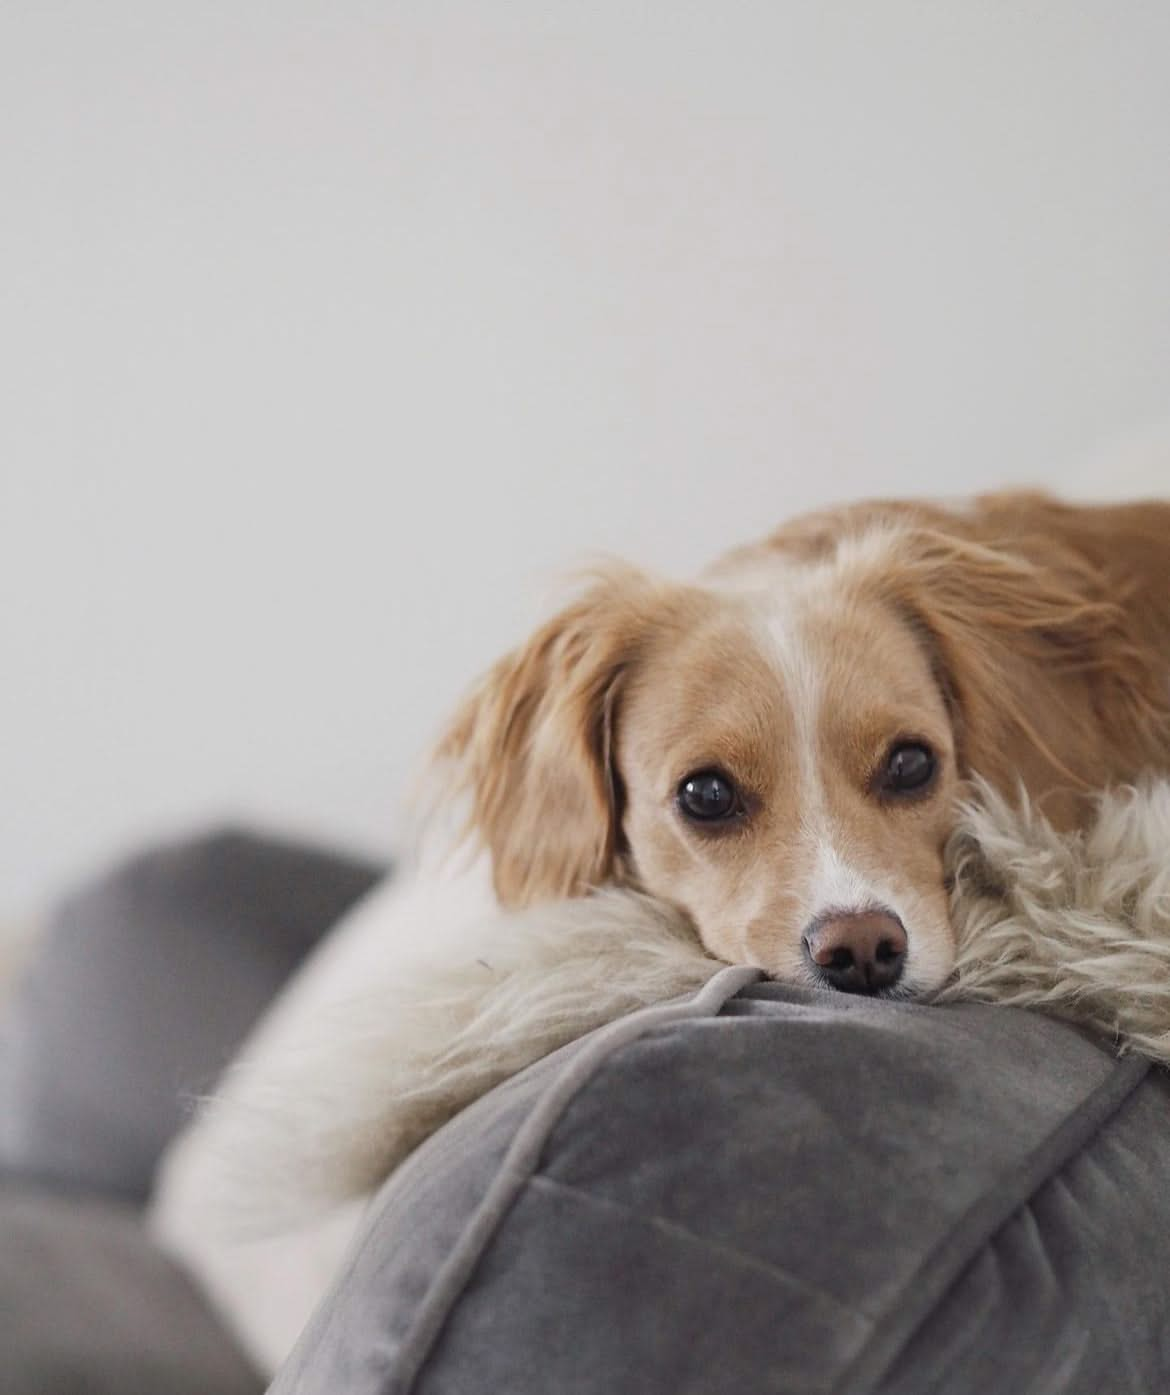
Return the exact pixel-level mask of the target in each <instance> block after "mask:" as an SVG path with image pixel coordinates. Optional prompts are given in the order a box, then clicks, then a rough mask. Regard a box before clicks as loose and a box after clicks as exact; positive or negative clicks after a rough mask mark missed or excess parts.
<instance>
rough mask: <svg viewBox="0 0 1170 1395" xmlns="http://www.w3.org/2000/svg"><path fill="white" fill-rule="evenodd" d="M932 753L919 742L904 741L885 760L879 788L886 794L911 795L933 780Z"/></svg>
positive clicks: (933, 761)
mask: <svg viewBox="0 0 1170 1395" xmlns="http://www.w3.org/2000/svg"><path fill="white" fill-rule="evenodd" d="M935 764H936V762H935V759H934V752H933V751H932V750H931V749H930V747H929V746H924V745H923V744H922V742H920V741H904V742H902V743H901V744H900V745H897V746H895V747H894V749H893V750H892V751H891V752H890V754H889V756H888V757H887V758H886V766H885V769H884V771H883V772H882V777H881V787H882V789H883V790H884V791H885V792H886V793H887V794H911V793H913V792H915V791H916V790H920V789H924V788H925V787H926V786H927V785H928V784H929V783H930V781H931V780H932V779H933V778H934V771H935Z"/></svg>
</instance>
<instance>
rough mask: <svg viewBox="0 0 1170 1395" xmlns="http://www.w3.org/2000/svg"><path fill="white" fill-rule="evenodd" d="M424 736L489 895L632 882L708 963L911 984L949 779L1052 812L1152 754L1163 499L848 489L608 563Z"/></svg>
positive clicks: (1169, 521) (945, 929) (1168, 757)
mask: <svg viewBox="0 0 1170 1395" xmlns="http://www.w3.org/2000/svg"><path fill="white" fill-rule="evenodd" d="M440 755H441V757H442V758H443V759H444V760H445V761H446V762H448V764H449V767H450V776H451V786H452V787H453V788H454V790H456V791H458V792H461V793H463V794H465V795H466V796H468V797H469V801H470V809H471V824H472V827H473V830H474V832H475V834H476V835H477V837H478V838H479V839H481V840H482V842H483V844H484V845H486V847H487V849H488V850H489V851H490V855H491V863H492V875H493V880H494V884H495V888H496V893H497V895H498V897H499V899H500V901H501V902H502V903H503V904H504V905H506V906H516V905H525V904H530V903H532V902H534V901H539V900H545V899H551V898H559V897H574V896H580V895H582V894H584V893H585V892H587V891H589V890H590V889H591V888H596V887H600V886H603V885H606V884H618V885H627V886H633V887H636V888H639V889H641V890H642V891H644V892H646V893H648V894H650V895H651V896H653V897H656V898H658V899H660V900H662V901H663V902H665V903H667V904H668V905H670V906H672V907H675V908H678V909H681V910H682V911H684V912H685V913H686V915H687V916H688V917H689V918H690V919H691V921H692V922H693V924H694V926H695V927H696V929H697V931H698V933H699V935H700V937H701V939H702V941H703V943H704V944H705V945H706V947H707V949H708V950H709V951H710V952H711V953H712V954H714V955H715V956H717V957H718V958H721V959H724V960H727V961H729V962H732V963H737V962H738V963H751V964H756V965H759V966H760V967H762V968H763V969H765V970H766V971H767V972H768V973H769V974H771V975H773V976H775V977H777V978H781V979H787V980H793V981H803V982H820V983H825V984H829V985H831V986H833V987H838V988H842V989H845V990H847V991H857V992H886V993H898V994H904V993H905V994H910V993H913V994H918V993H922V992H926V991H929V990H931V989H933V988H936V987H937V986H938V985H939V984H941V983H942V982H943V981H944V980H945V979H946V977H947V975H948V974H949V972H950V970H951V967H952V964H953V960H954V942H953V934H952V931H951V926H950V923H949V918H948V911H947V888H946V886H945V881H944V872H943V858H942V854H943V848H944V845H945V843H946V840H947V838H948V835H949V834H950V832H951V830H952V827H953V823H954V811H955V807H956V800H957V797H958V796H959V794H960V792H961V790H962V789H963V782H964V780H965V779H966V778H967V777H968V776H970V775H971V774H979V775H982V776H984V777H985V778H986V779H987V780H988V781H989V782H990V783H991V784H992V785H993V786H994V787H996V788H997V789H999V790H1000V791H1002V792H1004V793H1005V794H1007V795H1009V796H1011V795H1013V794H1014V793H1015V792H1016V790H1017V789H1018V788H1019V787H1020V786H1022V787H1023V788H1024V789H1025V790H1026V791H1027V792H1028V794H1029V795H1030V796H1031V797H1032V799H1033V800H1034V801H1036V802H1037V804H1038V805H1039V807H1040V808H1042V809H1043V810H1044V812H1045V813H1046V814H1047V815H1048V816H1049V817H1050V818H1051V819H1052V820H1053V821H1054V823H1055V824H1056V825H1057V826H1058V827H1066V828H1067V827H1070V826H1074V825H1076V824H1077V823H1078V821H1079V820H1080V819H1081V818H1082V816H1083V815H1084V813H1085V812H1086V811H1087V810H1088V808H1089V804H1088V802H1087V796H1089V795H1091V794H1092V793H1093V792H1094V791H1097V790H1100V789H1102V788H1103V787H1106V786H1109V785H1112V784H1116V783H1118V782H1124V781H1129V780H1132V779H1133V778H1134V777H1135V776H1137V775H1138V774H1139V772H1141V771H1142V770H1145V769H1158V770H1165V769H1168V768H1170V504H1163V503H1145V504H1132V505H1124V506H1117V507H1106V508H1080V507H1072V506H1068V505H1064V504H1061V503H1058V502H1056V501H1055V500H1052V499H1049V498H1047V497H1044V496H1042V495H1037V494H1005V495H993V496H989V497H985V498H981V499H978V500H976V501H974V502H973V503H972V504H971V505H969V506H964V507H962V508H954V509H952V508H945V507H940V506H933V505H926V504H915V503H879V504H865V505H854V506H850V507H845V508H841V509H836V510H832V511H828V512H825V513H821V514H817V515H814V516H812V517H809V518H805V519H802V520H798V521H797V522H794V523H792V524H789V525H787V526H786V527H784V528H782V529H781V530H780V531H779V532H777V533H775V534H773V535H772V536H771V537H770V538H768V539H766V540H765V541H764V542H762V543H759V544H756V545H754V546H751V547H747V548H744V549H742V550H740V551H737V552H735V553H733V554H731V555H730V556H728V557H726V558H725V559H723V560H722V561H720V562H718V563H717V564H716V565H715V566H714V567H712V568H711V569H710V570H709V571H708V572H707V573H706V575H705V576H703V577H702V578H701V579H700V580H699V581H698V582H696V583H694V584H691V585H678V584H674V583H669V582H664V581H660V580H656V579H653V578H651V577H649V576H646V575H644V574H643V573H641V572H638V571H635V570H633V569H628V568H615V569H613V570H612V571H610V572H608V573H606V574H604V575H603V576H601V577H600V578H599V579H598V580H597V581H596V583H595V584H594V585H593V586H592V587H591V589H589V590H588V592H587V593H586V594H585V595H584V596H583V597H582V598H581V599H580V600H579V601H578V602H577V603H576V604H574V605H572V606H570V607H569V608H568V609H566V610H564V611H563V612H562V613H561V614H559V615H557V616H556V617H555V618H554V619H552V620H551V621H549V622H548V623H547V624H546V625H545V626H544V627H543V628H542V629H541V630H539V631H538V632H537V634H536V635H534V636H533V638H532V639H531V640H530V641H529V642H528V643H527V644H525V645H524V646H523V647H522V648H520V649H519V650H518V651H516V652H515V653H513V654H511V655H509V656H508V657H507V658H505V659H503V660H502V661H501V662H500V663H498V664H497V665H496V666H495V668H493V669H492V671H491V672H490V673H489V674H488V676H487V678H486V679H485V680H484V681H483V683H482V684H481V685H480V687H479V688H478V689H477V690H476V691H475V692H474V693H473V694H472V695H471V697H470V698H469V699H468V700H467V702H466V703H465V705H464V706H463V708H462V709H461V711H460V712H459V713H458V715H457V717H456V719H455V721H454V723H453V725H452V726H451V728H450V730H449V731H448V733H447V735H446V736H445V738H444V740H443V742H442V745H441V748H440Z"/></svg>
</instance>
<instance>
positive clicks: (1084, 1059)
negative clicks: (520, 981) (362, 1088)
mask: <svg viewBox="0 0 1170 1395" xmlns="http://www.w3.org/2000/svg"><path fill="white" fill-rule="evenodd" d="M745 973H747V976H748V977H749V978H750V977H751V976H752V975H751V973H750V971H743V970H729V971H726V973H725V974H724V975H721V976H720V978H719V979H718V980H716V981H715V983H714V984H712V985H708V988H707V989H705V990H704V995H705V996H703V995H700V999H699V1000H697V1001H696V1002H695V1003H692V1004H691V1005H690V1009H689V1010H688V1011H685V1012H683V1013H679V1012H678V1011H677V1010H664V1009H662V1008H653V1009H648V1010H646V1012H644V1013H642V1014H639V1015H638V1017H637V1018H636V1019H627V1020H626V1021H625V1022H623V1023H617V1024H613V1026H611V1027H610V1028H606V1029H604V1031H603V1032H601V1033H597V1034H595V1035H594V1036H593V1037H592V1038H589V1039H587V1040H586V1041H585V1042H584V1043H578V1044H577V1045H575V1046H574V1047H571V1048H566V1049H565V1050H564V1051H562V1052H559V1053H557V1055H556V1056H554V1057H550V1058H549V1059H548V1060H546V1061H544V1062H542V1063H540V1064H539V1065H538V1066H536V1067H534V1068H533V1069H532V1070H530V1071H528V1072H527V1073H525V1074H524V1075H522V1076H520V1077H518V1078H517V1079H516V1080H514V1081H511V1082H509V1084H507V1085H506V1086H504V1087H502V1088H501V1089H499V1090H497V1091H495V1092H494V1093H493V1094H492V1095H489V1096H488V1097H486V1098H485V1099H484V1100H481V1101H480V1102H479V1103H478V1104H477V1105H476V1106H475V1107H473V1108H472V1109H470V1110H468V1111H466V1112H465V1113H464V1114H463V1115H462V1116H460V1117H459V1118H458V1119H456V1120H454V1121H453V1122H452V1123H451V1124H450V1125H448V1126H447V1128H445V1129H444V1130H442V1131H441V1132H440V1133H439V1134H437V1135H436V1136H435V1137H434V1138H433V1139H432V1140H430V1142H429V1143H428V1144H426V1145H425V1146H424V1147H423V1148H422V1149H420V1150H419V1151H418V1152H417V1153H416V1154H415V1155H414V1157H413V1158H412V1159H411V1160H410V1161H409V1162H408V1163H407V1164H406V1165H405V1166H404V1167H403V1168H402V1169H401V1170H400V1171H399V1173H398V1174H397V1175H396V1176H395V1177H394V1178H392V1179H391V1181H390V1182H389V1183H388V1184H387V1186H386V1187H385V1188H384V1189H383V1192H382V1194H381V1196H380V1197H379V1199H378V1201H377V1202H376V1203H375V1206H374V1208H373V1210H372V1212H371V1215H370V1218H369V1220H368V1224H367V1226H366V1228H365V1230H364V1233H363V1235H362V1237H361V1239H360V1240H359V1242H358V1244H357V1245H356V1246H355V1247H354V1249H353V1250H352V1252H351V1254H350V1256H349V1259H348V1261H347V1264H346V1266H345V1268H344V1270H343V1272H342V1274H341V1276H340V1277H339V1279H338V1282H337V1284H336V1286H335V1288H334V1290H333V1292H332V1293H331V1295H330V1296H329V1298H328V1299H327V1301H326V1302H325V1303H324V1304H323V1305H322V1307H321V1308H319V1309H318V1312H317V1314H316V1316H315V1318H314V1319H313V1321H312V1322H311V1323H310V1325H309V1327H308V1328H307V1329H306V1332H305V1334H304V1335H303V1337H302V1340H301V1341H300V1343H299V1344H298V1346H297V1348H296V1350H295V1351H294V1353H293V1355H292V1357H291V1358H290V1360H289V1361H288V1363H286V1366H285V1368H284V1369H283V1371H282V1372H281V1373H280V1375H279V1376H278V1377H277V1380H276V1382H275V1384H274V1385H273V1386H272V1392H273V1395H294V1392H295V1395H335V1392H337V1391H339V1390H344V1391H346V1392H347V1395H457V1392H458V1395H464V1393H465V1392H472V1391H475V1392H478V1391H488V1390H493V1391H494V1390H498V1391H508V1392H509V1395H549V1392H554V1391H555V1392H556V1395H612V1392H614V1391H617V1390H630V1391H637V1392H638V1393H639V1395H725V1393H726V1395H742V1392H744V1391H752V1392H759V1395H768V1392H777V1395H778V1392H801V1393H802V1395H813V1392H839V1395H857V1393H858V1392H862V1391H872V1392H881V1393H882V1395H926V1393H927V1392H932V1395H933V1393H934V1392H940V1391H946V1392H947V1395H987V1392H988V1391H1008V1390H1010V1391H1012V1392H1013V1395H1021V1393H1022V1392H1031V1391H1036V1392H1040V1391H1051V1392H1058V1391H1059V1392H1062V1395H1079V1393H1080V1392H1084V1395H1100V1392H1102V1391H1105V1390H1108V1391H1109V1392H1110V1395H1139V1392H1142V1393H1143V1395H1147V1393H1148V1392H1150V1391H1153V1390H1161V1389H1165V1388H1167V1373H1168V1372H1170V1320H1168V1317H1170V1304H1168V1300H1167V1298H1166V1294H1165V1274H1166V1273H1167V1272H1170V1187H1167V1186H1166V1183H1165V1177H1166V1171H1167V1166H1168V1165H1170V1111H1168V1109H1167V1106H1168V1104H1170V1099H1168V1093H1170V1092H1168V1090H1167V1085H1166V1081H1165V1078H1164V1077H1163V1076H1161V1075H1160V1074H1151V1073H1149V1072H1148V1069H1147V1067H1146V1065H1145V1063H1143V1062H1142V1061H1140V1060H1137V1059H1133V1058H1131V1059H1127V1060H1121V1061H1119V1060H1117V1059H1115V1058H1114V1057H1113V1055H1112V1054H1111V1053H1110V1052H1108V1051H1107V1050H1105V1049H1103V1048H1102V1047H1101V1046H1099V1045H1097V1044H1096V1043H1094V1042H1092V1041H1090V1040H1088V1039H1087V1038H1085V1037H1083V1036H1081V1035H1080V1034H1078V1033H1077V1032H1075V1031H1073V1030H1072V1029H1070V1028H1067V1027H1064V1026H1062V1025H1060V1024H1057V1023H1055V1022H1052V1021H1049V1020H1046V1019H1044V1018H1042V1017H1039V1016H1036V1015H1032V1014H1027V1013H1023V1012H1016V1011H1012V1010H1009V1009H1000V1008H990V1007H979V1006H973V1005H972V1006H957V1007H948V1008H932V1007H925V1006H917V1005H911V1004H896V1003H885V1002H871V1001H868V1000H865V999H861V998H848V997H843V996H840V995H821V994H816V993H812V992H802V991H800V990H796V989H786V988H782V987H779V986H777V985H772V984H755V985H753V986H747V987H744V986H743V983H744V979H743V977H742V975H744V974H745ZM736 974H739V975H741V977H740V978H739V979H738V980H737V979H736V978H735V975H736ZM737 989H739V990H740V991H738V992H736V990H737ZM729 995H734V996H729Z"/></svg>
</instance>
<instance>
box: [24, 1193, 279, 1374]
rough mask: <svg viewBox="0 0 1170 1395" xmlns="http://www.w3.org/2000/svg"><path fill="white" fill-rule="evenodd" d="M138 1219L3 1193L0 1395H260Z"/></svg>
mask: <svg viewBox="0 0 1170 1395" xmlns="http://www.w3.org/2000/svg"><path fill="white" fill-rule="evenodd" d="M262 1387H263V1381H262V1380H261V1379H260V1378H259V1376H257V1374H256V1373H255V1372H254V1371H253V1370H252V1369H251V1367H250V1366H249V1365H248V1363H247V1361H246V1360H245V1358H244V1357H243V1355H242V1354H241V1353H240V1352H239V1351H238V1350H237V1349H236V1348H235V1347H234V1345H233V1344H232V1342H231V1340H230V1339H229V1338H228V1337H226V1336H225V1335H224V1333H223V1331H222V1330H221V1328H220V1326H219V1323H218V1321H217V1320H216V1318H215V1317H213V1316H212V1315H211V1314H210V1313H209V1312H208V1310H207V1307H206V1305H205V1304H204V1302H203V1300H202V1299H201V1298H200V1296H199V1295H198V1294H197V1293H196V1292H195V1289H194V1287H193V1286H192V1284H191V1283H190V1281H189V1280H188V1279H187V1278H186V1277H185V1276H184V1275H183V1274H182V1273H181V1272H180V1271H179V1270H178V1269H177V1268H176V1267H175V1266H174V1265H173V1264H171V1262H170V1261H169V1260H167V1259H166V1258H164V1256H163V1255H162V1254H161V1253H160V1252H159V1251H158V1250H156V1249H155V1247H154V1246H153V1245H152V1244H151V1243H150V1240H149V1239H148V1238H147V1235H146V1232H145V1230H144V1228H143V1226H142V1222H141V1219H140V1216H139V1214H138V1213H137V1212H136V1211H135V1210H134V1209H133V1208H132V1207H130V1206H128V1205H124V1204H119V1203H116V1202H111V1201H108V1200H104V1199H98V1198H84V1199H83V1198H77V1197H70V1198H62V1197H57V1196H52V1195H49V1194H43V1193H39V1192H36V1191H30V1190H23V1189H20V1188H17V1187H15V1186H12V1185H9V1186H6V1187H4V1188H3V1189H0V1395H258V1392H259V1391H260V1390H261V1388H262Z"/></svg>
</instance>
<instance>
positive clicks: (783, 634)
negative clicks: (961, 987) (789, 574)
mask: <svg viewBox="0 0 1170 1395" xmlns="http://www.w3.org/2000/svg"><path fill="white" fill-rule="evenodd" d="M785 600H786V601H787V605H785V606H784V609H777V610H775V611H773V613H772V614H770V615H769V616H768V619H767V621H766V627H767V632H768V637H769V639H770V640H771V649H772V654H773V658H774V662H775V665H776V668H777V671H778V672H779V674H780V677H781V679H782V681H783V683H784V687H785V691H786V693H787V695H788V700H789V704H790V706H791V710H792V716H793V722H794V724H795V728H796V731H795V739H796V750H797V754H798V761H799V766H798V771H797V776H798V782H799V787H798V791H797V797H798V799H799V801H800V810H801V827H802V832H803V834H804V838H805V846H806V847H807V849H808V854H809V856H810V859H811V862H812V872H811V875H810V877H809V880H808V883H807V888H808V889H807V892H806V894H805V898H804V904H803V907H802V915H803V918H802V921H801V924H800V926H798V927H797V929H798V930H802V929H803V928H804V926H806V925H808V924H809V923H810V922H811V921H812V920H814V919H815V918H816V917H817V916H821V915H825V914H826V913H828V912H830V911H864V910H870V909H873V908H874V907H875V906H882V907H885V908H886V909H888V910H890V911H893V912H894V914H895V915H898V914H899V913H900V912H899V908H898V907H897V906H896V905H895V904H894V902H893V898H891V897H890V895H889V894H888V892H886V891H885V889H884V888H881V887H879V886H877V885H876V884H875V883H874V881H873V880H872V879H871V878H869V877H867V876H865V875H864V874H863V873H861V872H860V871H858V869H857V868H856V867H854V866H853V865H852V863H851V862H850V861H849V859H848V858H847V857H846V856H845V855H844V853H843V851H842V849H841V840H840V836H839V834H838V832H837V830H836V829H835V828H834V820H833V818H832V816H831V814H830V812H829V808H828V802H827V800H826V797H825V785H824V777H823V773H822V771H821V769H820V766H819V763H818V759H817V726H818V722H819V718H820V710H821V702H822V692H823V685H822V683H821V675H820V673H819V671H818V668H817V663H816V656H815V647H814V646H813V645H811V644H810V643H809V642H808V638H807V635H806V634H805V633H802V631H801V628H800V626H799V625H798V624H797V623H795V622H794V621H793V620H792V619H791V618H790V617H791V613H792V611H794V610H796V609H797V607H798V605H799V600H798V598H797V597H787V598H785ZM781 604H782V605H784V602H781Z"/></svg>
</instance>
